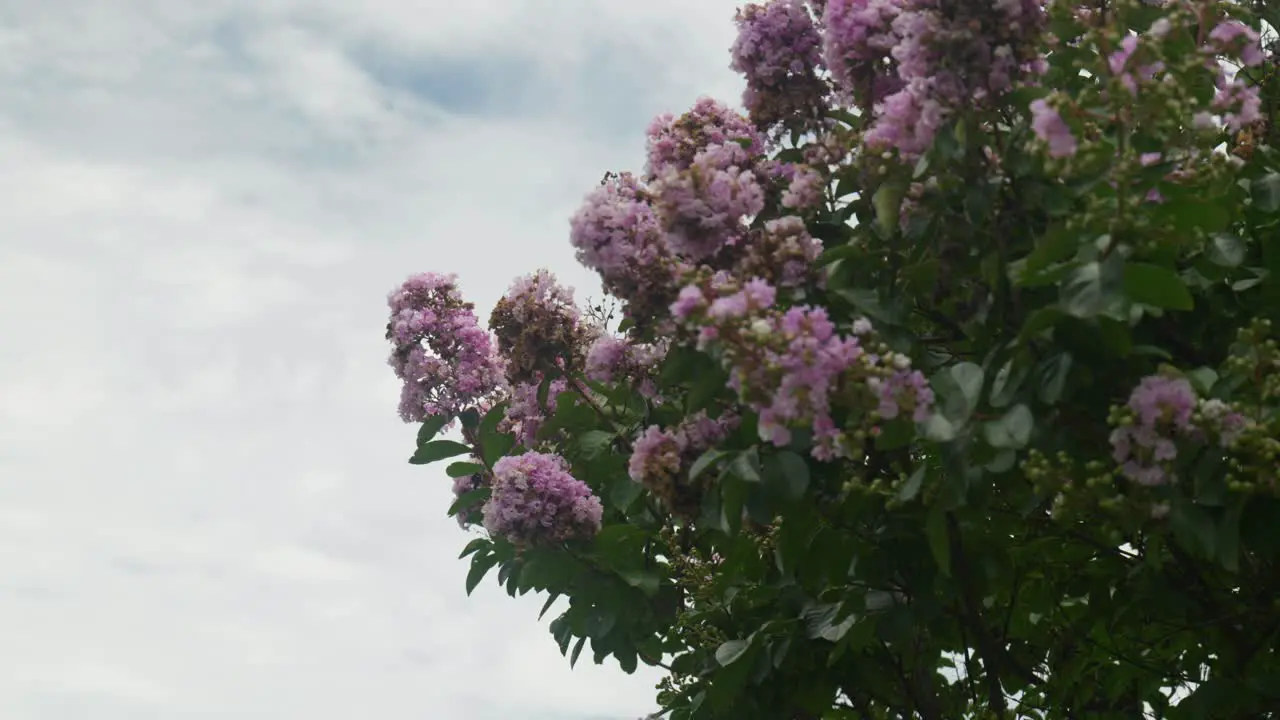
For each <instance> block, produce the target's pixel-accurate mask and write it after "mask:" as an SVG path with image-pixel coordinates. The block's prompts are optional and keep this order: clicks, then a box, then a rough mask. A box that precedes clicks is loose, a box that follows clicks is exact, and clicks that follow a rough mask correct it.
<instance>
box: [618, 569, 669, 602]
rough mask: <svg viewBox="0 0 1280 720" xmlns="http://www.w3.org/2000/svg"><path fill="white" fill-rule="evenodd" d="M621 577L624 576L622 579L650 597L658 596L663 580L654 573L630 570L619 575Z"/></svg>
mask: <svg viewBox="0 0 1280 720" xmlns="http://www.w3.org/2000/svg"><path fill="white" fill-rule="evenodd" d="M619 575H621V576H622V579H623V580H625V581H626V583H627V584H628V585H630V586H631V587H633V588H636V589H638V590H640V592H642V593H644V594H645V595H647V596H649V597H653V596H654V595H657V594H658V585H659V583H660V582H661V578H660V577H659V576H658V574H657V573H655V572H653V571H648V570H630V571H627V572H623V573H619Z"/></svg>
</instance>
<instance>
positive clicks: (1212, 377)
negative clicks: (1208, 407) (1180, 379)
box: [1187, 367, 1218, 395]
mask: <svg viewBox="0 0 1280 720" xmlns="http://www.w3.org/2000/svg"><path fill="white" fill-rule="evenodd" d="M1187 379H1188V380H1190V381H1191V385H1192V386H1193V387H1194V388H1195V389H1196V392H1198V393H1200V394H1201V395H1208V394H1209V393H1210V392H1211V391H1212V390H1213V386H1214V385H1217V384H1218V373H1217V371H1215V370H1214V369H1213V368H1210V367H1202V368H1196V369H1195V370H1192V371H1191V372H1189V373H1187Z"/></svg>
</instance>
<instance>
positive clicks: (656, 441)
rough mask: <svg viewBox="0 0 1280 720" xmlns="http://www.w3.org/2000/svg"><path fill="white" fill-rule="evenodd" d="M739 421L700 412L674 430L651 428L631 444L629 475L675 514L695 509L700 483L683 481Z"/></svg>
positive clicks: (735, 416)
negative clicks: (698, 460) (702, 456)
mask: <svg viewBox="0 0 1280 720" xmlns="http://www.w3.org/2000/svg"><path fill="white" fill-rule="evenodd" d="M738 422H739V418H738V416H737V415H735V414H733V413H725V414H722V415H721V416H720V417H718V418H712V417H710V416H708V415H707V413H706V412H705V411H699V412H698V413H695V414H694V415H691V416H689V417H687V418H685V419H684V421H682V422H681V423H680V424H679V425H677V426H676V427H674V428H671V429H666V430H664V429H662V428H661V427H659V426H657V425H651V426H649V427H648V428H646V429H645V430H644V431H643V432H641V433H640V435H639V436H637V437H636V439H635V442H633V443H632V450H631V459H630V461H629V462H628V464H627V472H628V473H629V474H630V476H631V479H632V480H634V481H635V482H638V483H640V484H641V485H644V486H645V487H646V488H648V489H649V491H650V492H652V493H653V494H654V495H656V496H657V497H658V498H659V499H660V500H662V501H663V503H665V504H666V505H667V507H668V508H670V509H672V510H673V511H675V512H680V511H682V510H688V509H690V508H691V507H695V506H696V503H697V502H698V500H700V499H701V498H700V497H699V496H700V493H699V491H698V489H697V484H696V483H694V484H692V485H691V484H688V483H684V482H682V480H683V478H682V476H683V474H684V473H685V472H687V470H688V468H689V467H690V466H692V465H693V462H694V461H695V460H697V459H698V456H699V455H701V454H702V453H703V452H705V451H707V450H709V449H711V448H712V447H714V446H715V445H716V444H718V443H720V442H721V441H723V440H724V439H725V438H726V437H728V436H729V433H731V432H733V430H734V429H735V428H736V427H737V426H738Z"/></svg>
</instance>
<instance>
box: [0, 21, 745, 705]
mask: <svg viewBox="0 0 1280 720" xmlns="http://www.w3.org/2000/svg"><path fill="white" fill-rule="evenodd" d="M736 4H737V3H735V2H733V1H732V0H698V2H696V3H695V2H688V0H647V1H646V2H624V1H623V0H555V1H554V2H553V1H552V0H469V1H468V2H444V1H443V0H417V1H416V2H410V1H408V0H364V1H363V2H351V1H350V0H341V1H340V0H206V1H204V2H199V3H195V2H173V1H171V0H113V1H112V2H104V3H90V2H84V1H83V0H79V1H76V0H0V716H3V717H4V718H6V720H10V719H11V720H73V719H76V718H93V719H94V720H125V719H127V720H188V719H197V718H198V719H201V720H204V719H210V720H212V719H215V718H235V719H236V720H258V719H263V720H265V719H268V718H269V719H270V720H281V719H288V718H307V719H308V720H330V719H332V720H350V718H376V719H377V720H402V719H403V720H409V719H414V720H421V719H431V720H436V719H441V720H453V719H455V718H456V719H458V720H488V719H490V718H493V719H496V718H503V719H504V720H507V719H513V718H514V719H515V720H544V719H546V720H552V719H554V720H566V719H569V720H597V719H600V720H606V719H612V718H618V719H619V720H624V719H628V718H634V717H636V716H638V715H640V714H641V713H643V712H647V711H648V710H650V709H651V708H652V695H653V689H652V686H653V683H654V681H655V680H656V676H655V675H654V674H652V673H649V674H646V673H644V672H640V673H637V674H636V675H634V676H627V675H625V674H624V673H623V672H622V671H621V670H619V669H618V668H617V666H616V664H613V663H612V661H611V662H610V664H607V665H605V666H603V667H596V666H593V665H592V664H591V662H590V659H589V658H587V659H586V660H585V661H584V662H583V663H581V664H580V665H579V666H578V668H577V669H576V670H573V671H571V670H570V669H569V668H568V663H567V661H565V660H564V659H563V658H561V657H560V655H559V651H558V649H557V648H556V646H555V643H554V641H552V640H551V638H550V635H549V633H548V631H547V629H546V623H545V622H543V623H538V622H537V621H536V615H537V611H538V609H539V607H540V605H541V601H542V598H540V597H534V596H532V595H531V596H527V597H525V598H522V599H519V600H511V599H509V598H508V597H507V596H506V595H505V593H503V592H502V591H500V590H499V589H498V588H497V587H496V586H495V585H494V584H493V583H492V581H490V582H489V583H486V584H485V585H484V586H483V587H481V588H480V589H479V590H478V591H477V592H476V594H475V595H474V596H473V597H471V598H467V597H466V595H465V593H464V590H463V579H464V576H465V572H466V565H465V563H463V562H461V561H458V560H456V557H457V554H458V551H459V550H460V549H461V547H462V546H463V544H465V542H466V540H467V538H466V536H465V535H464V534H463V533H461V532H460V531H459V530H458V529H457V527H456V525H454V524H453V523H452V521H451V520H449V519H448V518H446V517H445V515H444V512H445V509H446V508H447V506H448V504H449V498H450V492H449V481H448V479H447V478H445V477H444V476H443V471H442V470H441V469H423V468H417V467H412V466H409V465H407V464H406V463H405V458H406V457H407V456H408V454H409V453H410V452H411V449H412V447H411V446H412V442H413V432H414V429H413V428H412V427H409V426H405V425H403V424H401V423H400V422H399V420H398V418H397V417H396V415H395V406H396V394H397V387H396V383H395V379H394V378H393V377H392V375H391V372H390V370H389V369H388V368H387V367H386V366H385V364H384V363H385V357H386V352H387V347H386V345H385V341H384V340H383V338H382V331H383V327H382V326H383V324H384V322H385V296H386V293H387V292H388V290H390V289H391V287H392V286H394V285H395V284H396V283H398V282H400V281H401V280H403V279H404V277H406V276H407V275H409V274H411V273H413V272H418V271H422V270H444V271H456V272H458V273H459V274H460V276H461V278H462V284H463V289H464V291H465V292H466V293H467V294H468V295H469V296H471V297H472V298H473V299H474V300H475V301H476V302H477V303H478V304H479V305H480V307H481V308H482V309H483V310H484V311H485V312H487V310H488V308H489V307H490V306H491V305H492V303H493V301H494V300H495V299H496V298H497V297H498V296H499V295H500V294H501V292H502V291H503V290H504V289H505V287H506V285H507V283H508V282H509V281H510V280H511V279H512V278H513V277H514V276H516V275H518V274H521V273H523V272H527V271H529V270H532V269H534V268H535V267H537V266H539V265H544V266H547V267H550V268H551V269H552V270H553V271H555V272H557V273H558V274H560V275H561V276H562V277H563V278H564V279H565V280H567V281H568V282H570V283H571V284H573V285H575V286H577V288H578V296H579V298H580V299H581V298H583V297H584V296H588V295H597V294H598V287H597V285H596V283H595V282H594V280H593V279H592V278H591V277H590V276H589V275H587V274H586V273H585V271H583V270H581V269H580V268H578V267H577V265H576V264H575V263H574V261H573V257H572V252H571V248H570V247H569V246H568V243H567V228H568V221H567V219H568V216H569V215H570V213H572V211H573V210H574V209H575V208H576V207H577V205H578V203H579V201H580V200H581V198H582V196H583V195H584V194H585V193H586V192H587V191H588V190H589V189H590V188H591V187H592V186H593V184H595V183H596V182H598V181H599V179H600V177H601V176H602V175H603V173H604V171H605V170H609V169H639V167H640V164H641V162H642V161H641V158H642V153H643V130H644V127H645V125H646V124H647V122H648V121H649V119H650V118H651V117H652V116H653V115H654V114H656V113H659V112H663V111H676V112H679V111H681V110H683V109H684V108H686V107H688V106H689V105H691V104H692V102H693V101H694V99H695V98H696V97H697V96H698V95H699V94H702V93H707V94H711V95H714V96H717V97H719V98H721V99H723V100H726V101H736V100H737V97H738V93H739V91H740V85H739V81H738V79H737V78H736V77H735V76H734V75H733V74H732V73H731V72H730V71H729V70H728V69H727V64H728V54H727V48H728V46H729V44H730V42H731V41H732V34H733V27H732V22H731V18H732V14H733V8H734V6H735V5H736Z"/></svg>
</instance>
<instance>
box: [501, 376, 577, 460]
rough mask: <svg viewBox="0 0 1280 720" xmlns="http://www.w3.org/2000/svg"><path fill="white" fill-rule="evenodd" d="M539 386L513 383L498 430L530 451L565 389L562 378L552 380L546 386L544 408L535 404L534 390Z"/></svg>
mask: <svg viewBox="0 0 1280 720" xmlns="http://www.w3.org/2000/svg"><path fill="white" fill-rule="evenodd" d="M541 385H542V380H541V378H539V379H538V380H537V381H536V382H522V383H516V384H515V385H513V386H512V388H511V399H510V405H508V406H507V410H506V413H505V414H504V415H503V418H502V421H501V422H500V423H499V424H498V429H499V430H501V431H502V432H509V433H511V434H512V435H515V438H516V442H518V443H520V444H521V445H522V446H524V447H527V448H531V447H534V446H536V445H537V444H538V430H540V429H541V428H542V424H543V423H545V422H546V420H547V417H548V416H549V415H550V414H551V413H552V412H553V411H554V410H555V407H556V401H557V398H559V397H560V393H562V392H564V391H565V390H566V389H568V382H567V381H566V380H565V379H564V378H556V379H555V380H552V381H551V382H550V383H548V385H547V397H546V403H545V404H544V405H539V404H538V388H539V387H540V386H541Z"/></svg>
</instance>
